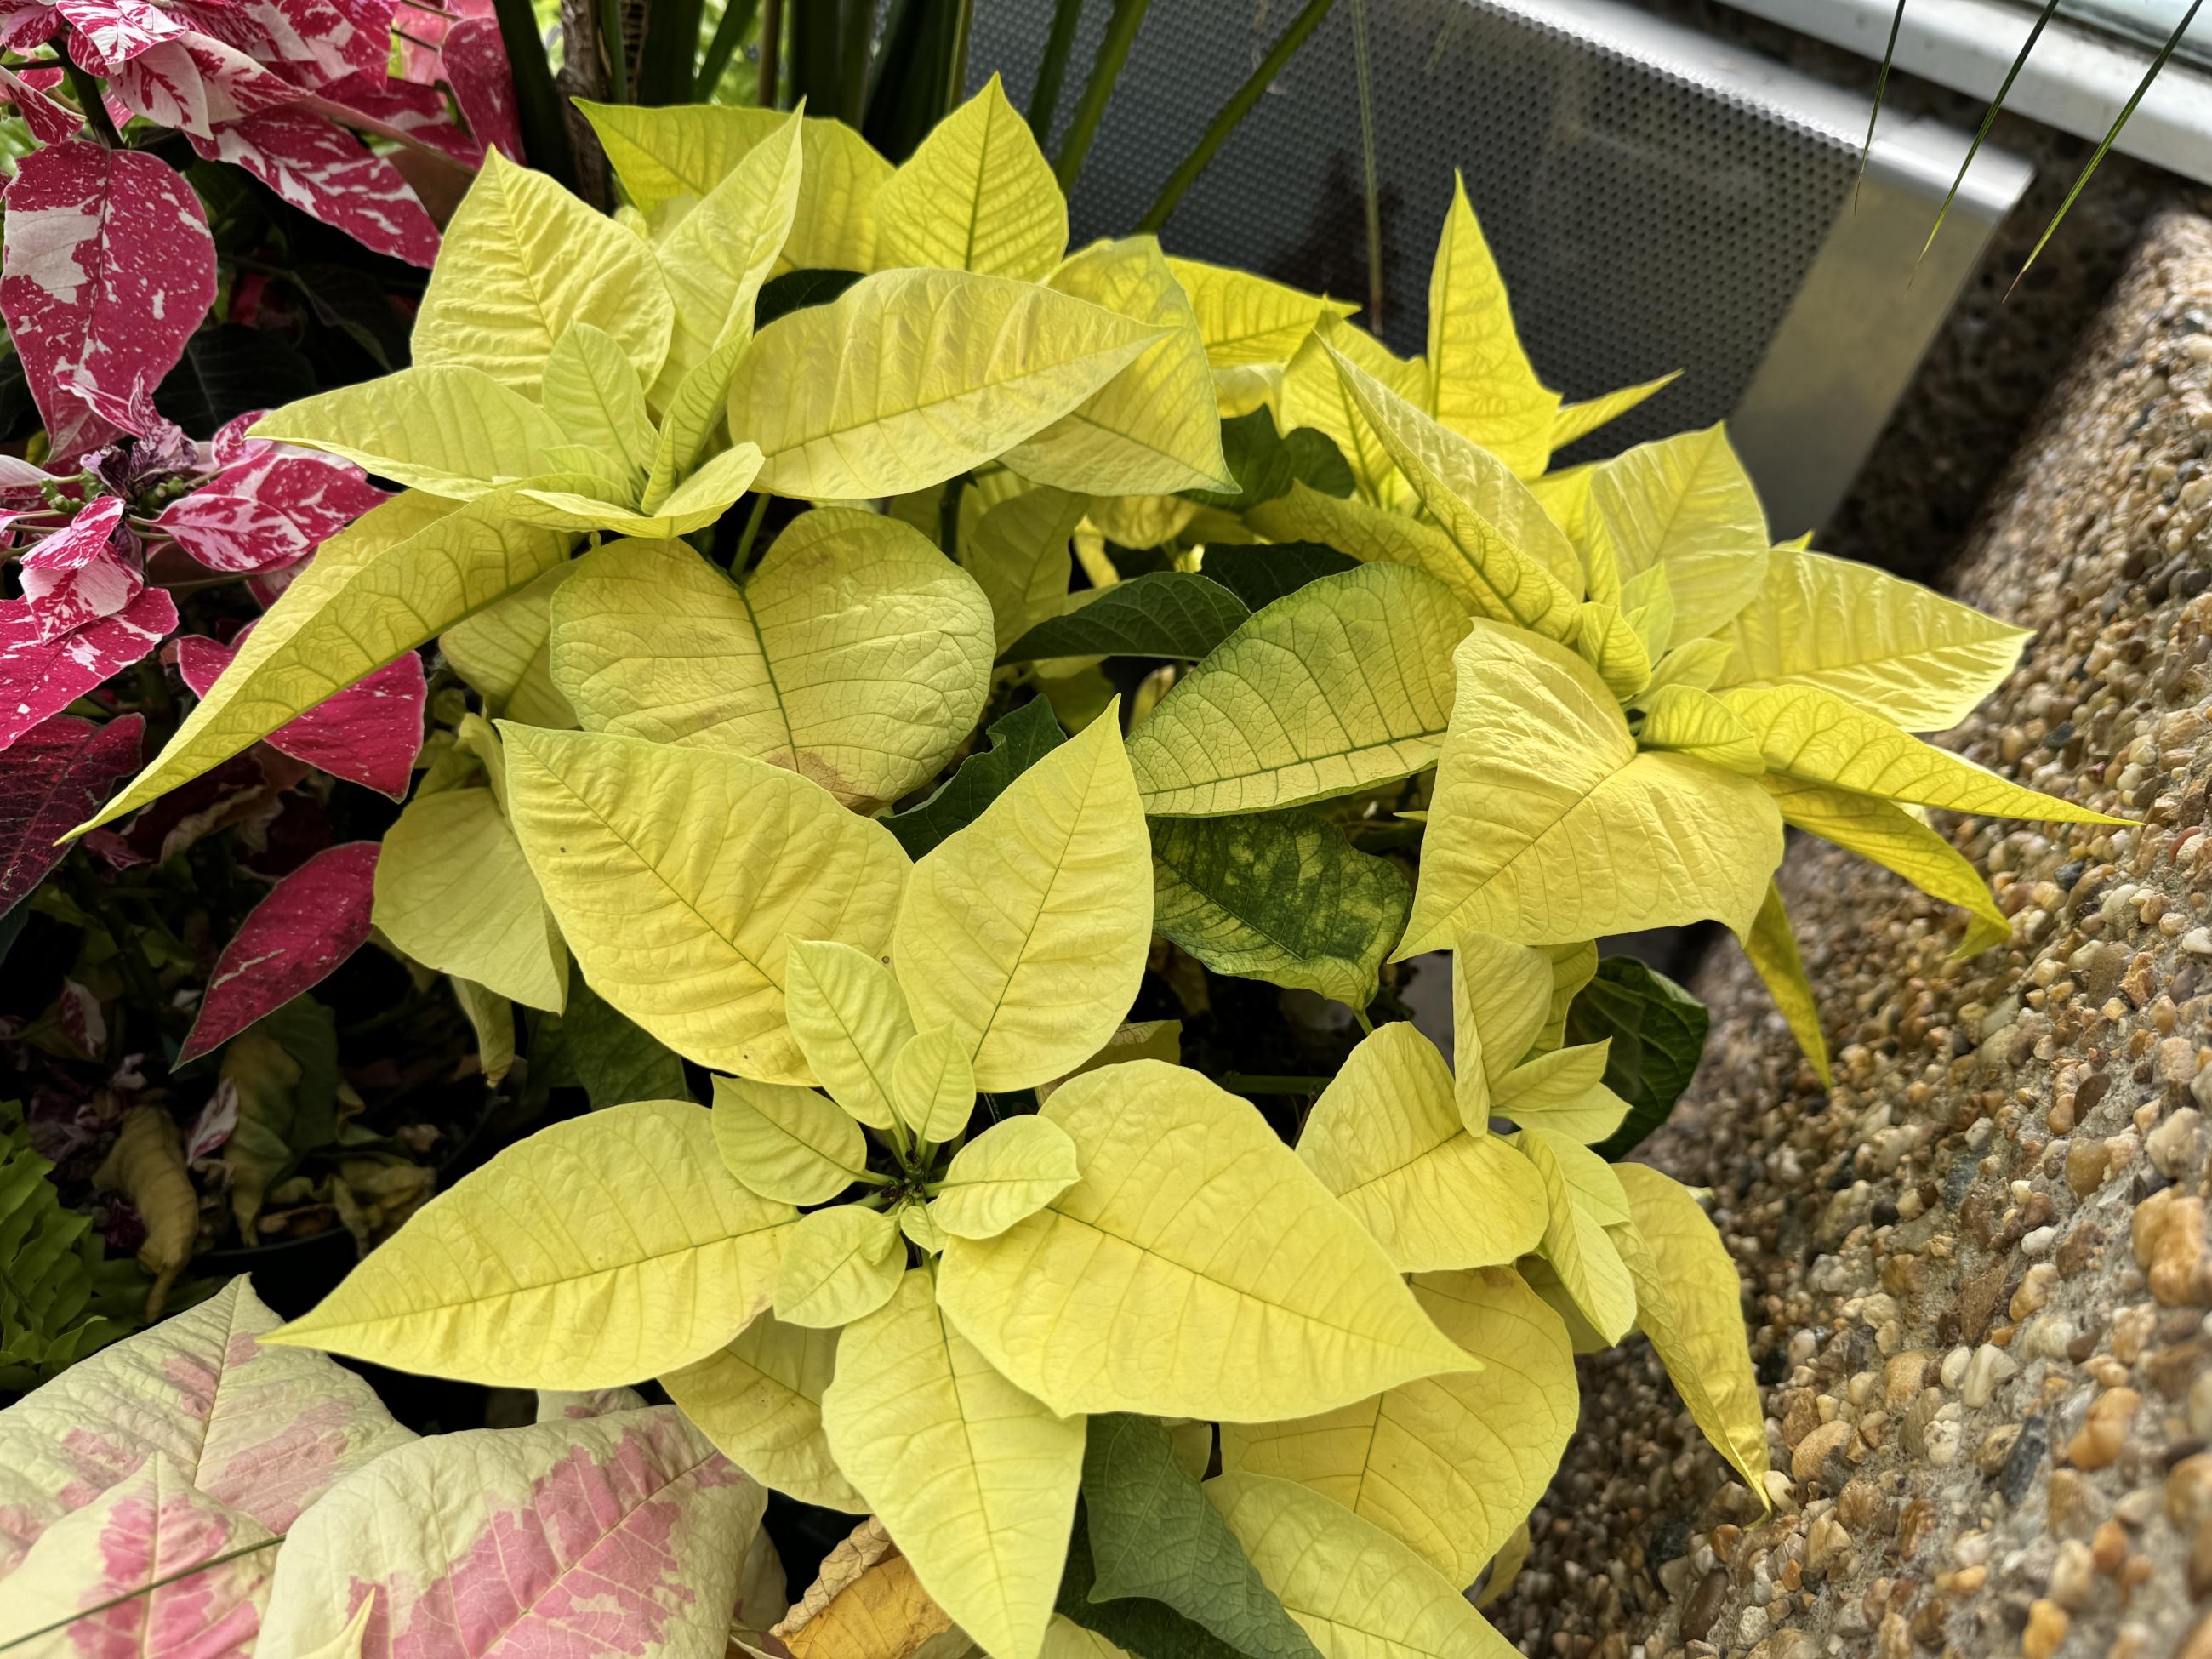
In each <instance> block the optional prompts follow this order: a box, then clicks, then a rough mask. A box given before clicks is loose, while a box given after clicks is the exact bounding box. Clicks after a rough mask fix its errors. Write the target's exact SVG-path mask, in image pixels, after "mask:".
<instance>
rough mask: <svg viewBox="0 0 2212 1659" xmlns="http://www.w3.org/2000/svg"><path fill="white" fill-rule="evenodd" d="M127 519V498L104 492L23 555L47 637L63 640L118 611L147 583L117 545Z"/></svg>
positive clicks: (37, 618)
mask: <svg viewBox="0 0 2212 1659" xmlns="http://www.w3.org/2000/svg"><path fill="white" fill-rule="evenodd" d="M122 522H123V501H122V498H121V497H119V496H116V495H102V496H100V498H99V499H98V500H96V501H93V502H91V503H89V504H88V506H86V507H84V509H83V510H82V512H80V513H78V514H77V515H76V518H74V519H72V520H70V522H69V523H68V524H67V525H65V526H63V527H62V528H61V529H60V530H58V531H56V532H54V533H53V534H52V535H51V536H48V537H46V538H45V539H44V540H43V541H40V542H36V543H34V544H32V546H31V548H30V549H29V550H28V551H27V552H26V553H25V554H24V555H23V556H22V559H21V570H22V587H23V599H24V601H25V603H27V605H30V607H31V611H32V617H33V621H34V622H35V623H37V625H38V629H39V633H40V636H41V637H42V638H45V639H48V640H58V639H59V638H61V636H62V635H64V634H73V633H75V632H76V630H77V629H80V628H82V627H83V626H84V625H85V624H86V623H92V622H97V621H98V620H99V619H100V617H112V616H113V615H115V614H116V612H118V611H121V610H123V609H124V608H125V606H127V605H130V603H131V600H133V599H137V597H138V594H139V592H140V590H142V589H143V587H144V586H146V580H145V578H144V577H143V576H141V575H140V574H138V569H137V566H136V565H135V564H133V563H132V562H131V561H130V560H129V559H127V558H125V557H124V556H123V555H122V554H121V553H119V552H118V550H117V549H116V546H115V532H116V528H117V526H119V525H121V524H122Z"/></svg>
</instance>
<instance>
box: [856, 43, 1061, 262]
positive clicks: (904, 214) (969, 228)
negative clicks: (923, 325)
mask: <svg viewBox="0 0 2212 1659" xmlns="http://www.w3.org/2000/svg"><path fill="white" fill-rule="evenodd" d="M876 225H877V232H876V267H877V268H878V269H879V270H888V269H890V268H891V267H893V266H896V265H938V266H942V267H944V268H945V269H947V270H972V271H976V272H979V273H980V274H981V275H983V276H1018V277H1019V278H1021V279H1022V280H1023V281H1024V282H1031V283H1034V282H1038V281H1041V280H1042V278H1043V276H1044V275H1045V273H1046V272H1048V271H1049V270H1051V269H1052V268H1053V267H1054V265H1056V264H1059V263H1060V255H1061V254H1062V253H1064V252H1066V251H1067V199H1066V197H1063V196H1062V195H1061V194H1060V183H1059V181H1058V180H1057V179H1054V177H1053V173H1052V165H1051V163H1050V162H1048V161H1046V160H1045V159H1044V152H1043V151H1042V150H1040V149H1038V148H1037V142H1036V138H1035V137H1033V136H1032V135H1031V134H1030V126H1029V123H1028V122H1026V121H1024V119H1022V118H1021V114H1020V112H1018V111H1017V110H1016V109H1015V108H1014V106H1012V104H1010V103H1008V102H1007V101H1006V88H1004V87H1002V86H1000V83H999V77H998V76H995V75H994V76H992V77H991V78H990V80H989V82H987V84H986V85H985V86H984V88H983V89H982V90H981V91H980V92H978V93H977V94H975V96H974V97H973V98H970V99H969V100H968V101H967V102H966V103H964V104H963V105H961V106H960V107H959V108H957V109H956V110H954V111H953V112H951V114H949V115H947V116H946V117H945V118H944V119H943V120H941V121H939V123H938V124H937V125H936V126H935V127H934V128H933V129H932V130H931V131H930V134H929V137H927V138H925V139H923V140H922V141H921V145H920V147H919V148H918V149H915V152H914V154H913V155H911V156H909V157H908V159H907V161H906V163H905V165H904V166H902V167H900V168H899V170H898V171H897V172H896V173H893V174H892V175H891V177H890V179H889V181H888V182H886V183H885V184H884V186H883V188H882V189H881V190H880V191H878V192H877V196H876Z"/></svg>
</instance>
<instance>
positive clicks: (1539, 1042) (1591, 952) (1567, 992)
mask: <svg viewBox="0 0 2212 1659" xmlns="http://www.w3.org/2000/svg"><path fill="white" fill-rule="evenodd" d="M1544 954H1545V955H1546V956H1547V957H1551V959H1552V1006H1551V1010H1550V1012H1547V1014H1546V1015H1545V1017H1544V1029H1543V1030H1541V1031H1539V1032H1538V1033H1537V1034H1536V1042H1535V1049H1536V1052H1537V1053H1539V1054H1542V1053H1547V1052H1549V1051H1550V1050H1552V1049H1553V1048H1558V1047H1559V1044H1560V1043H1562V1042H1565V1040H1566V1034H1567V1009H1568V1006H1570V1005H1571V1003H1572V1002H1573V1001H1574V1000H1575V998H1576V997H1577V995H1578V994H1580V993H1581V991H1582V988H1583V987H1584V986H1585V985H1588V984H1589V982H1590V981H1592V980H1594V979H1595V978H1596V977H1597V941H1596V940H1595V939H1584V940H1583V941H1582V942H1581V943H1579V944H1577V945H1547V946H1546V947H1545V951H1544Z"/></svg>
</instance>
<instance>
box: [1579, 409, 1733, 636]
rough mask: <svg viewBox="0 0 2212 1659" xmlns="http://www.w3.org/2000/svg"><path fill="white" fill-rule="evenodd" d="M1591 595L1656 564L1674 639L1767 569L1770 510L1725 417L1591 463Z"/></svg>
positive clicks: (1708, 624) (1725, 605) (1607, 594)
mask: <svg viewBox="0 0 2212 1659" xmlns="http://www.w3.org/2000/svg"><path fill="white" fill-rule="evenodd" d="M1589 536H1590V559H1589V566H1590V597H1591V598H1592V599H1612V598H1613V595H1614V593H1615V592H1616V591H1617V588H1618V586H1619V585H1620V584H1621V583H1625V582H1626V581H1627V580H1628V579H1629V578H1630V577H1632V576H1634V575H1635V574H1638V572H1639V571H1643V570H1647V569H1649V568H1650V567H1651V566H1653V565H1655V564H1663V565H1664V566H1665V567H1666V568H1667V575H1668V582H1669V584H1670V585H1671V586H1672V587H1673V588H1674V634H1673V636H1672V639H1671V641H1670V642H1671V643H1673V644H1675V645H1680V644H1682V643H1683V642H1684V641H1688V640H1694V639H1699V638H1702V637H1703V636H1704V635H1707V634H1710V633H1711V632H1712V631H1713V630H1714V629H1717V628H1718V627H1720V626H1721V625H1722V624H1723V623H1725V622H1727V621H1728V619H1729V617H1733V616H1734V615H1735V613H1736V612H1737V611H1741V610H1742V609H1743V608H1744V606H1746V605H1748V604H1750V603H1751V601H1752V599H1753V598H1754V597H1755V596H1756V595H1757V594H1758V592H1759V585H1760V584H1761V583H1762V582H1763V581H1764V580H1765V576H1766V549H1767V534H1766V514H1765V511H1764V510H1763V509H1762V508H1761V507H1759V492H1758V491H1757V490H1756V489H1753V487H1752V483H1751V477H1750V475H1749V474H1748V473H1747V472H1746V471H1744V470H1743V463H1742V462H1741V461H1740V460H1738V459H1736V453H1735V449H1734V448H1733V447H1731V446H1730V445H1729V440H1728V431H1727V429H1726V428H1724V427H1720V426H1712V427H1708V428H1705V430H1704V431H1702V432H1685V433H1682V434H1680V435H1677V436H1675V437H1672V438H1667V439H1662V441H1659V442H1657V443H1650V444H1641V445H1638V447H1636V448H1634V449H1632V450H1630V451H1628V452H1627V453H1626V454H1621V455H1616V456H1614V457H1613V459H1611V460H1609V461H1602V462H1600V463H1599V464H1598V465H1596V466H1595V467H1593V468H1591V469H1590V513H1589Z"/></svg>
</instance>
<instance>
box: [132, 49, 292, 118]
mask: <svg viewBox="0 0 2212 1659" xmlns="http://www.w3.org/2000/svg"><path fill="white" fill-rule="evenodd" d="M107 92H108V97H109V99H110V100H111V101H112V102H114V103H118V104H120V105H122V106H123V107H124V108H125V109H126V110H128V111H130V112H131V114H133V115H143V116H144V117H145V118H147V119H148V120H149V121H153V122H155V123H157V124H158V125H161V126H165V127H176V128H179V130H181V131H185V132H188V133H190V134H191V135H192V136H193V137H198V138H208V137H213V136H214V134H215V131H216V128H217V127H220V126H222V125H224V124H225V123H226V122H230V121H240V120H243V119H245V118H246V117H247V116H249V115H259V114H261V113H262V112H264V111H267V110H272V109H280V108H282V107H283V106H285V105H287V104H292V103H296V102H298V101H299V100H301V98H303V97H305V96H307V94H305V93H304V92H302V90H301V88H298V87H295V86H294V85H293V84H292V83H291V82H289V81H287V80H286V79H285V78H284V77H283V76H281V75H279V74H277V73H276V71H275V70H270V69H265V68H264V67H263V66H262V65H261V64H258V63H256V62H254V60H253V59H252V58H248V57H247V56H246V54H245V53H244V52H240V51H239V49H238V48H237V47H235V46H225V45H224V44H223V43H222V41H220V40H215V39H213V38H212V37H211V36H209V35H205V34H191V33H187V34H185V35H181V36H179V38H178V39H176V40H163V41H161V42H160V43H159V44H157V45H155V46H149V47H148V48H147V49H146V50H145V51H143V52H140V53H139V54H138V55H137V57H136V58H132V59H131V61H130V62H129V63H127V64H118V65H117V66H116V68H115V71H114V73H113V74H112V75H111V76H108V80H107Z"/></svg>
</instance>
